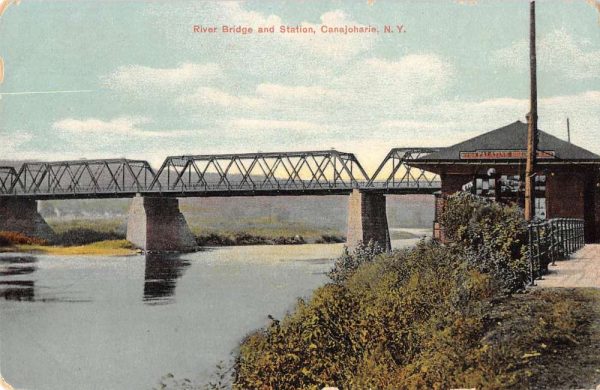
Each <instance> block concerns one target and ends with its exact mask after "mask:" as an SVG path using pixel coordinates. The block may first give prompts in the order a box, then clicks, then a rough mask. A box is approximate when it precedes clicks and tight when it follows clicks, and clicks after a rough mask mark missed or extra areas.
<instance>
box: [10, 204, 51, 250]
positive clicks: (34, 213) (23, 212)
mask: <svg viewBox="0 0 600 390" xmlns="http://www.w3.org/2000/svg"><path fill="white" fill-rule="evenodd" d="M0 231H8V232H18V233H22V234H24V235H26V236H28V237H36V238H41V239H44V240H48V241H52V240H53V239H54V238H55V234H54V231H53V230H52V228H51V227H50V226H49V225H48V224H47V223H46V221H45V220H44V218H43V217H42V216H41V215H40V213H39V212H38V201H36V200H33V199H21V198H4V199H0Z"/></svg>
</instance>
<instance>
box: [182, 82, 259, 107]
mask: <svg viewBox="0 0 600 390" xmlns="http://www.w3.org/2000/svg"><path fill="white" fill-rule="evenodd" d="M177 102H178V103H182V104H185V105H187V106H196V105H215V106H220V107H223V108H250V109H257V108H261V107H263V106H264V104H265V102H264V101H263V100H262V99H260V98H257V97H253V96H244V95H241V96H236V95H232V94H230V93H228V92H225V91H223V90H221V89H218V88H211V87H200V88H198V89H197V90H196V91H195V92H194V93H192V94H189V95H183V96H180V97H179V98H178V99H177Z"/></svg>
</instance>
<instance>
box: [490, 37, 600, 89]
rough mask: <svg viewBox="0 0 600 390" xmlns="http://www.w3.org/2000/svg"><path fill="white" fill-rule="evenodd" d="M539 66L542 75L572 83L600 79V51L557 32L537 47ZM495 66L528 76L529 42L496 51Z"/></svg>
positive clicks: (494, 55)
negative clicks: (553, 75)
mask: <svg viewBox="0 0 600 390" xmlns="http://www.w3.org/2000/svg"><path fill="white" fill-rule="evenodd" d="M536 49H537V53H536V54H537V62H538V68H539V69H540V71H551V72H557V73H561V74H562V75H564V76H566V77H568V78H571V79H591V78H598V77H600V50H593V49H590V48H589V45H586V44H585V43H584V42H577V41H576V40H575V39H574V38H573V36H572V35H571V34H570V33H569V32H568V31H566V30H564V29H560V30H554V31H552V32H551V33H549V34H547V35H545V36H543V37H542V38H541V39H540V40H539V42H538V44H537V48H536ZM492 59H493V61H494V62H496V63H498V64H500V65H503V66H507V67H510V68H513V69H516V70H518V71H521V72H526V71H527V70H528V69H529V68H528V66H529V42H528V41H527V40H521V41H518V42H515V43H514V44H513V45H512V46H509V47H506V48H503V49H500V50H496V51H495V52H494V53H493V54H492Z"/></svg>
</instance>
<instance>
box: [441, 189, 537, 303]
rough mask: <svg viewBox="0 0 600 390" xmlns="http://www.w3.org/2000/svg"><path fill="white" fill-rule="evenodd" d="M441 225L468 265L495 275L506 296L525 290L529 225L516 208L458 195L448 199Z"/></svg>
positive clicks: (471, 196) (464, 194)
mask: <svg viewBox="0 0 600 390" xmlns="http://www.w3.org/2000/svg"><path fill="white" fill-rule="evenodd" d="M440 222H441V224H442V226H443V227H444V232H445V235H446V238H447V239H448V240H450V241H451V242H452V245H454V246H457V247H459V248H460V249H461V250H462V251H463V252H464V256H465V259H466V260H467V261H468V262H469V264H471V265H472V266H474V267H476V268H477V269H479V270H480V271H481V272H483V273H488V274H490V275H492V278H493V279H494V280H495V281H496V282H497V283H499V285H500V286H501V287H502V289H503V290H504V291H505V292H513V291H517V290H520V289H522V288H523V287H524V286H525V283H526V282H527V279H528V273H527V270H528V262H527V257H526V253H527V247H526V243H527V223H526V221H525V219H524V218H523V214H522V211H521V210H520V209H519V208H518V207H517V206H516V205H511V206H507V205H504V204H501V203H496V202H491V201H489V200H487V199H485V198H480V197H476V196H474V195H471V194H468V193H458V194H456V195H452V196H450V197H449V198H448V199H447V206H446V207H445V210H444V213H442V216H441V218H440Z"/></svg>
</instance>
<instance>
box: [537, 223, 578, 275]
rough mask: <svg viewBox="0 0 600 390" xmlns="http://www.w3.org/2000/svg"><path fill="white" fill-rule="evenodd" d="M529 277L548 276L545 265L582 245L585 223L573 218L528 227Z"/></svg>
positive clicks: (564, 256)
mask: <svg viewBox="0 0 600 390" xmlns="http://www.w3.org/2000/svg"><path fill="white" fill-rule="evenodd" d="M528 239H529V243H528V244H529V245H528V249H527V255H528V258H529V277H530V282H531V285H534V283H535V282H534V281H535V279H538V278H541V277H542V275H544V274H545V273H547V272H548V265H549V264H554V262H556V261H557V260H564V259H568V258H569V256H570V255H571V254H572V253H573V252H575V251H577V250H579V249H581V248H582V247H583V246H584V245H585V222H584V220H583V219H576V218H553V219H549V220H546V221H541V222H534V223H530V224H529V225H528Z"/></svg>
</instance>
